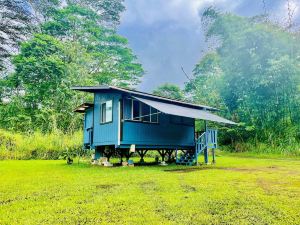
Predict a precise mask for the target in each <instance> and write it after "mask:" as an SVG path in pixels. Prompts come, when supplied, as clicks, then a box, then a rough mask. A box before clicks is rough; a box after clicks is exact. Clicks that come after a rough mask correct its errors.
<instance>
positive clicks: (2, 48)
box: [0, 0, 33, 79]
mask: <svg viewBox="0 0 300 225" xmlns="http://www.w3.org/2000/svg"><path fill="white" fill-rule="evenodd" d="M27 6H28V5H27V2H26V1H15V0H0V31H1V32H0V72H2V76H4V75H6V74H3V72H4V70H6V69H9V67H10V61H9V58H10V56H11V55H12V54H13V53H14V52H15V51H17V49H18V42H19V41H22V40H24V38H25V37H26V36H27V35H28V34H29V33H30V32H31V30H32V26H31V25H32V20H33V18H32V15H31V14H30V12H28V11H27V10H26V7H27ZM0 79H1V76H0Z"/></svg>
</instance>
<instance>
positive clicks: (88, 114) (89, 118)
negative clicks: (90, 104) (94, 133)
mask: <svg viewBox="0 0 300 225" xmlns="http://www.w3.org/2000/svg"><path fill="white" fill-rule="evenodd" d="M83 127H84V128H83V129H84V130H83V143H84V144H88V143H89V134H88V131H87V130H88V129H89V128H92V127H93V108H90V109H87V110H86V111H85V113H84V124H83Z"/></svg>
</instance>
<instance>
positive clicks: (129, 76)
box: [0, 0, 144, 133]
mask: <svg viewBox="0 0 300 225" xmlns="http://www.w3.org/2000/svg"><path fill="white" fill-rule="evenodd" d="M56 3H57V4H56ZM60 4H61V2H60V1H56V0H55V1H52V0H51V1H41V2H40V5H39V4H37V2H36V1H33V2H31V6H32V8H33V9H34V11H35V12H38V13H39V14H41V16H42V17H43V18H44V22H41V23H40V24H38V25H39V28H40V29H39V30H40V33H37V34H32V35H33V37H32V38H31V39H29V40H28V41H26V42H23V43H21V44H20V52H19V54H17V55H16V56H14V57H13V60H12V62H13V65H14V67H15V71H14V72H13V73H12V74H10V75H9V76H6V77H5V78H4V79H0V101H1V102H0V117H1V118H3V119H1V120H0V127H2V128H5V129H9V130H15V131H23V132H33V131H35V130H39V131H41V132H45V133H47V132H56V131H57V130H61V131H63V132H70V133H72V132H74V131H76V130H78V129H79V128H81V126H82V124H81V123H82V121H81V115H77V114H74V113H73V109H74V108H75V107H76V106H77V105H78V104H80V103H82V102H83V101H90V100H91V95H84V94H83V93H78V92H76V93H75V92H74V91H71V90H70V88H71V86H78V85H82V86H84V85H99V84H109V85H116V86H124V87H127V86H131V85H135V84H137V83H138V82H139V79H140V77H141V76H142V75H143V72H144V71H143V68H142V66H141V64H139V63H138V62H137V60H136V56H135V55H134V54H133V52H132V50H131V49H130V48H128V42H127V39H126V38H124V37H121V36H120V35H118V34H117V33H116V30H115V27H114V26H113V24H117V23H118V16H117V15H116V14H117V13H118V12H121V11H122V10H123V8H122V1H121V0H114V1H111V2H110V3H108V2H107V1H106V0H102V1H97V2H96V1H82V2H73V1H67V2H66V6H64V7H59V5H60ZM113 5H114V6H116V7H117V8H116V9H112V8H111V7H113ZM102 6H103V7H104V8H103V10H100V8H101V7H102ZM109 11H110V12H111V13H112V15H111V17H108V16H106V17H105V18H104V16H103V15H104V14H106V13H107V12H109ZM108 23H109V24H110V26H108ZM104 24H105V26H104ZM3 100H5V101H3Z"/></svg>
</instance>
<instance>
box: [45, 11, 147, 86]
mask: <svg viewBox="0 0 300 225" xmlns="http://www.w3.org/2000/svg"><path fill="white" fill-rule="evenodd" d="M99 19H101V18H100V16H99V15H98V14H97V13H95V12H94V11H93V10H90V9H88V8H83V7H81V6H78V5H70V6H68V7H65V8H63V9H60V10H57V11H56V12H55V13H54V14H53V19H52V20H51V21H49V22H47V23H45V24H43V26H42V29H43V31H44V32H45V33H47V34H49V35H52V36H55V37H57V38H59V39H61V40H62V41H70V42H73V43H78V44H79V45H81V46H82V47H84V48H85V49H86V50H87V53H88V54H90V56H91V59H93V63H92V66H91V67H90V70H89V71H87V72H88V74H87V75H89V76H92V77H93V78H94V80H95V81H96V83H98V84H113V85H118V86H130V85H134V84H137V83H138V82H139V78H140V77H141V76H142V75H143V69H142V66H141V64H139V63H138V62H137V61H136V59H137V58H136V56H135V55H134V54H133V52H132V50H131V49H130V48H129V47H128V46H127V45H128V42H127V39H125V38H124V37H122V36H120V35H118V34H116V31H115V30H114V29H109V28H106V27H104V26H101V25H99V24H98V22H97V21H98V20H99Z"/></svg>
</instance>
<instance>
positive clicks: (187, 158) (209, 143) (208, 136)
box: [176, 129, 217, 166]
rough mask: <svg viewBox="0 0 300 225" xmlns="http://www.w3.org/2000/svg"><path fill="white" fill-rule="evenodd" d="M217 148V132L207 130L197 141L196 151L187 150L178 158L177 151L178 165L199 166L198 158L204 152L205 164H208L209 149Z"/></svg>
mask: <svg viewBox="0 0 300 225" xmlns="http://www.w3.org/2000/svg"><path fill="white" fill-rule="evenodd" d="M215 148H217V130H215V129H207V130H206V131H205V132H203V133H202V134H201V135H200V136H199V137H198V138H197V139H196V140H195V150H186V151H184V152H183V155H181V156H180V157H179V158H178V151H177V150H176V164H179V165H186V166H192V165H195V164H196V165H197V164H198V157H199V155H200V154H201V153H202V152H203V154H204V162H205V163H208V149H215Z"/></svg>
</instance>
